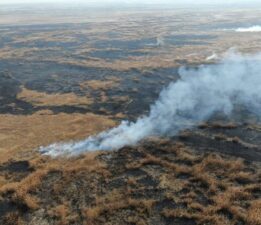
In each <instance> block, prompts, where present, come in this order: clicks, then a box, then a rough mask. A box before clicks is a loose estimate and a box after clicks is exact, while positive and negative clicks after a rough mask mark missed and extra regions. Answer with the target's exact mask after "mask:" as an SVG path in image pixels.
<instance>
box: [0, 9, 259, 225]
mask: <svg viewBox="0 0 261 225" xmlns="http://www.w3.org/2000/svg"><path fill="white" fill-rule="evenodd" d="M73 11H77V13H72V12H73ZM76 15H77V16H76ZM0 18H1V20H0V156H1V157H0V193H1V196H0V224H12V225H13V224H31V225H35V224H39V225H47V224H55V225H56V224H63V225H65V224H75V225H76V224H88V225H90V224H113V225H115V224H137V225H143V224H155V225H159V224H174V225H175V224H181V225H182V224H184V225H190V224H192V225H193V224H217V225H225V224H235V225H241V224H249V225H259V224H261V217H260V215H261V200H260V199H261V193H260V190H261V173H260V170H261V124H260V118H256V117H254V116H253V115H250V114H248V113H247V111H246V110H245V109H241V108H238V109H236V110H235V112H234V113H233V115H232V116H231V117H229V118H227V117H224V116H223V115H216V116H215V117H213V118H211V119H210V120H209V121H205V123H202V124H201V125H200V126H198V127H197V128H195V129H193V130H186V131H183V132H182V133H180V134H179V135H178V136H176V137H169V138H166V139H165V138H159V137H151V138H149V139H148V140H144V141H143V142H142V143H140V144H139V145H137V146H132V147H125V148H123V149H120V150H118V151H111V152H91V153H86V154H85V155H83V156H79V157H74V158H57V159H52V158H49V157H46V156H42V155H40V153H39V152H38V148H39V147H40V146H46V145H49V144H51V143H54V142H61V141H72V140H74V141H76V140H82V139H84V138H85V137H88V136H90V135H94V134H97V133H99V132H101V131H103V130H106V129H109V128H111V127H114V126H116V125H117V124H119V123H120V121H122V120H124V119H128V120H132V121H133V120H135V119H136V118H137V117H138V116H141V115H146V114H147V113H148V112H149V109H150V105H151V104H152V103H153V102H154V101H155V100H156V99H157V97H158V95H159V93H160V91H161V90H162V88H163V87H165V86H166V85H167V84H168V83H170V82H172V81H173V82H175V81H176V80H177V79H178V78H179V73H178V70H179V68H180V67H181V66H185V67H197V66H199V65H200V64H212V63H216V61H217V59H218V58H219V57H222V54H224V53H225V52H226V51H227V50H228V49H230V48H236V49H237V50H238V51H240V52H243V53H256V52H260V49H261V45H260V32H259V33H258V32H256V33H255V32H253V33H249V32H246V33H244V32H242V33H240V32H236V29H237V28H240V27H251V26H254V25H260V24H261V18H260V10H257V9H242V10H241V9H227V10H224V9H207V10H204V9H202V10H200V11H199V10H198V9H197V10H192V9H170V8H168V9H155V8H144V9H142V10H141V9H135V8H133V9H128V10H127V9H116V8H115V9H112V10H110V11H109V10H107V9H95V10H94V9H90V8H73V9H71V8H66V7H64V8H63V9H56V8H48V7H46V8H45V7H41V8H38V7H36V6H35V7H32V8H30V7H27V8H23V7H15V8H14V7H7V6H6V7H3V8H2V7H1V9H0Z"/></svg>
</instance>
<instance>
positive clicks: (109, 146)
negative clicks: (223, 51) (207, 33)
mask: <svg viewBox="0 0 261 225" xmlns="http://www.w3.org/2000/svg"><path fill="white" fill-rule="evenodd" d="M260 60H261V56H260V54H257V55H240V54H238V53H231V52H228V53H227V55H226V56H225V57H224V59H222V60H221V61H220V62H219V64H217V65H209V66H201V67H199V68H197V69H190V70H186V69H184V68H181V69H180V72H179V74H180V79H179V80H177V81H176V82H175V83H171V84H169V86H167V87H166V88H165V89H163V90H162V92H161V93H160V96H159V99H158V100H157V101H156V102H155V103H154V104H153V105H152V106H151V109H150V112H149V114H148V116H142V117H140V118H139V119H137V121H136V122H128V121H123V122H122V123H121V125H119V126H118V127H116V128H113V129H112V130H109V131H105V132H102V133H101V134H98V135H97V136H94V137H89V138H87V139H86V140H83V141H80V142H75V143H65V144H53V145H50V146H48V147H42V148H41V149H40V151H41V152H43V153H44V154H47V155H52V156H57V155H66V154H69V155H77V154H80V153H82V152H85V151H92V150H114V149H119V148H121V147H124V146H126V145H135V144H136V143H137V142H139V141H140V140H142V139H144V138H146V137H149V136H155V135H156V136H166V135H168V136H169V135H175V134H177V133H178V132H180V131H182V130H184V129H188V128H193V127H194V126H196V125H197V124H198V123H201V122H204V121H206V120H208V119H210V118H211V117H212V116H213V115H214V114H216V113H221V114H224V115H226V116H230V115H231V114H232V113H233V111H234V107H235V106H241V107H245V108H246V109H247V110H248V111H249V113H253V114H254V115H256V116H257V117H259V116H260V115H261V111H260V109H261V95H260V93H261V89H260V88H261V87H260V83H261V74H260V69H261V67H260V65H261V64H260Z"/></svg>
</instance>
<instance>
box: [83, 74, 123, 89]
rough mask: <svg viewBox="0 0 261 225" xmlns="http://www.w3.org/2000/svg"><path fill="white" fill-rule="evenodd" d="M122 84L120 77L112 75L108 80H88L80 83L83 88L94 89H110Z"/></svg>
mask: <svg viewBox="0 0 261 225" xmlns="http://www.w3.org/2000/svg"><path fill="white" fill-rule="evenodd" d="M119 85H120V79H119V78H117V77H110V78H108V79H107V80H88V81H85V82H83V83H81V84H80V86H81V88H82V89H85V88H91V89H93V90H103V91H106V90H110V89H112V88H115V87H118V86H119Z"/></svg>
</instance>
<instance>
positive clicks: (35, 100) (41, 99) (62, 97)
mask: <svg viewBox="0 0 261 225" xmlns="http://www.w3.org/2000/svg"><path fill="white" fill-rule="evenodd" d="M17 98H18V99H21V100H23V101H26V102H30V103H32V104H33V105H35V106H81V107H87V106H88V105H90V104H92V103H93V100H92V99H91V98H90V97H85V96H84V97H82V96H77V95H75V94H74V93H66V94H47V93H44V92H38V91H34V90H29V89H26V88H24V87H23V88H22V91H21V92H20V93H18V95H17Z"/></svg>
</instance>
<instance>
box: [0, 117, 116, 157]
mask: <svg viewBox="0 0 261 225" xmlns="http://www.w3.org/2000/svg"><path fill="white" fill-rule="evenodd" d="M114 125H115V122H114V121H113V120H111V119H110V118H108V117H105V116H98V115H94V114H77V113H74V114H65V113H60V114H57V115H50V114H44V115H41V114H39V113H37V114H33V115H30V116H16V115H0V150H1V152H2V157H1V159H0V161H2V162H4V161H7V160H8V159H10V158H13V159H14V157H15V155H17V154H19V155H21V154H22V152H25V151H30V150H33V149H36V148H38V147H39V146H45V145H48V144H51V143H54V142H60V141H68V140H80V139H83V138H85V137H87V136H90V135H93V134H96V133H98V132H100V131H103V130H106V129H108V128H111V127H113V126H114Z"/></svg>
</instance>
